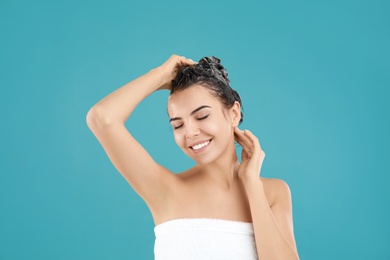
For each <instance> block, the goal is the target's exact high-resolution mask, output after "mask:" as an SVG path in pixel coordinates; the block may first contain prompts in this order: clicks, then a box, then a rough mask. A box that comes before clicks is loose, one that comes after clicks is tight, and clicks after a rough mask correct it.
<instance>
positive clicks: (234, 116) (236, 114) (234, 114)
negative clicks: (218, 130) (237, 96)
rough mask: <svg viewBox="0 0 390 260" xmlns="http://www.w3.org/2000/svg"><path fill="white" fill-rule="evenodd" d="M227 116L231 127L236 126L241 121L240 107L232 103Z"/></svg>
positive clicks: (236, 102) (235, 102)
mask: <svg viewBox="0 0 390 260" xmlns="http://www.w3.org/2000/svg"><path fill="white" fill-rule="evenodd" d="M229 116H230V120H231V123H232V127H236V126H238V123H239V122H240V120H241V105H240V103H238V101H234V104H233V106H232V107H231V108H230V109H229Z"/></svg>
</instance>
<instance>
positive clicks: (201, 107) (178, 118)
mask: <svg viewBox="0 0 390 260" xmlns="http://www.w3.org/2000/svg"><path fill="white" fill-rule="evenodd" d="M203 108H211V107H210V106H200V107H198V108H196V109H194V111H192V112H191V116H192V115H193V114H195V113H196V112H198V111H199V110H201V109H203ZM180 119H181V117H173V118H171V119H169V123H170V122H172V121H175V120H180Z"/></svg>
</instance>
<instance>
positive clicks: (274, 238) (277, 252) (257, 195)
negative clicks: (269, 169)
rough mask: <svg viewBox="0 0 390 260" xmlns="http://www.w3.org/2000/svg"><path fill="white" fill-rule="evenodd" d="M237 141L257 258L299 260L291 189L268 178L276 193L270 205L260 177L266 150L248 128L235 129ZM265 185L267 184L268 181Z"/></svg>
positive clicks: (241, 174) (285, 184) (240, 171)
mask: <svg viewBox="0 0 390 260" xmlns="http://www.w3.org/2000/svg"><path fill="white" fill-rule="evenodd" d="M235 133H236V140H237V142H238V143H239V144H240V145H241V146H242V147H243V150H242V161H241V164H240V168H239V172H238V175H239V177H240V179H241V181H242V183H243V186H244V187H245V191H246V194H247V197H248V201H249V205H250V210H251V215H252V222H253V229H254V233H255V241H256V248H257V255H258V257H259V259H267V260H271V259H283V260H287V259H299V256H298V252H297V248H296V243H295V239H294V232H293V221H292V203H291V193H290V189H289V187H288V185H287V183H285V182H284V181H282V180H278V179H272V180H269V182H270V183H269V185H271V187H270V189H272V192H273V193H274V194H275V196H273V197H274V199H273V201H272V205H269V203H268V200H267V197H266V193H265V190H264V184H263V182H262V181H261V179H260V177H259V173H260V170H261V165H262V163H263V160H264V157H265V153H264V152H263V151H262V150H261V147H260V143H259V141H258V139H257V138H256V137H255V136H254V135H253V134H252V133H251V132H250V131H248V130H245V131H241V130H239V129H238V128H236V131H235ZM267 185H268V184H267Z"/></svg>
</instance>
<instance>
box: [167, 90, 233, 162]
mask: <svg viewBox="0 0 390 260" xmlns="http://www.w3.org/2000/svg"><path fill="white" fill-rule="evenodd" d="M239 111H240V107H239V104H238V103H237V104H235V105H234V106H233V107H232V108H230V109H226V108H225V107H224V106H223V104H222V103H221V101H220V100H219V99H217V98H216V97H215V96H214V95H213V94H212V93H211V92H210V90H208V89H207V88H206V87H204V86H201V85H195V86H192V87H189V88H187V89H185V90H182V91H179V92H176V93H174V94H173V95H171V96H170V97H169V99H168V115H169V117H170V124H171V126H172V129H173V134H174V138H175V141H176V143H177V145H178V146H179V147H180V148H181V149H182V150H183V152H184V153H185V154H187V155H188V156H189V157H190V158H192V159H193V160H195V161H196V162H198V163H200V164H207V163H210V162H213V161H215V160H216V159H217V158H219V157H220V155H221V154H223V152H225V151H228V150H229V149H228V148H229V145H232V146H233V148H234V126H237V124H238V121H239V115H240V112H239Z"/></svg>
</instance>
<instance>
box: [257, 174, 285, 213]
mask: <svg viewBox="0 0 390 260" xmlns="http://www.w3.org/2000/svg"><path fill="white" fill-rule="evenodd" d="M260 180H261V181H262V183H263V187H264V192H265V195H266V197H267V200H268V204H269V205H270V207H272V206H273V205H274V204H275V203H276V202H278V201H280V200H286V199H287V200H289V199H290V196H291V191H290V187H289V186H288V184H287V183H286V182H285V181H284V180H282V179H277V178H264V177H260Z"/></svg>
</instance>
